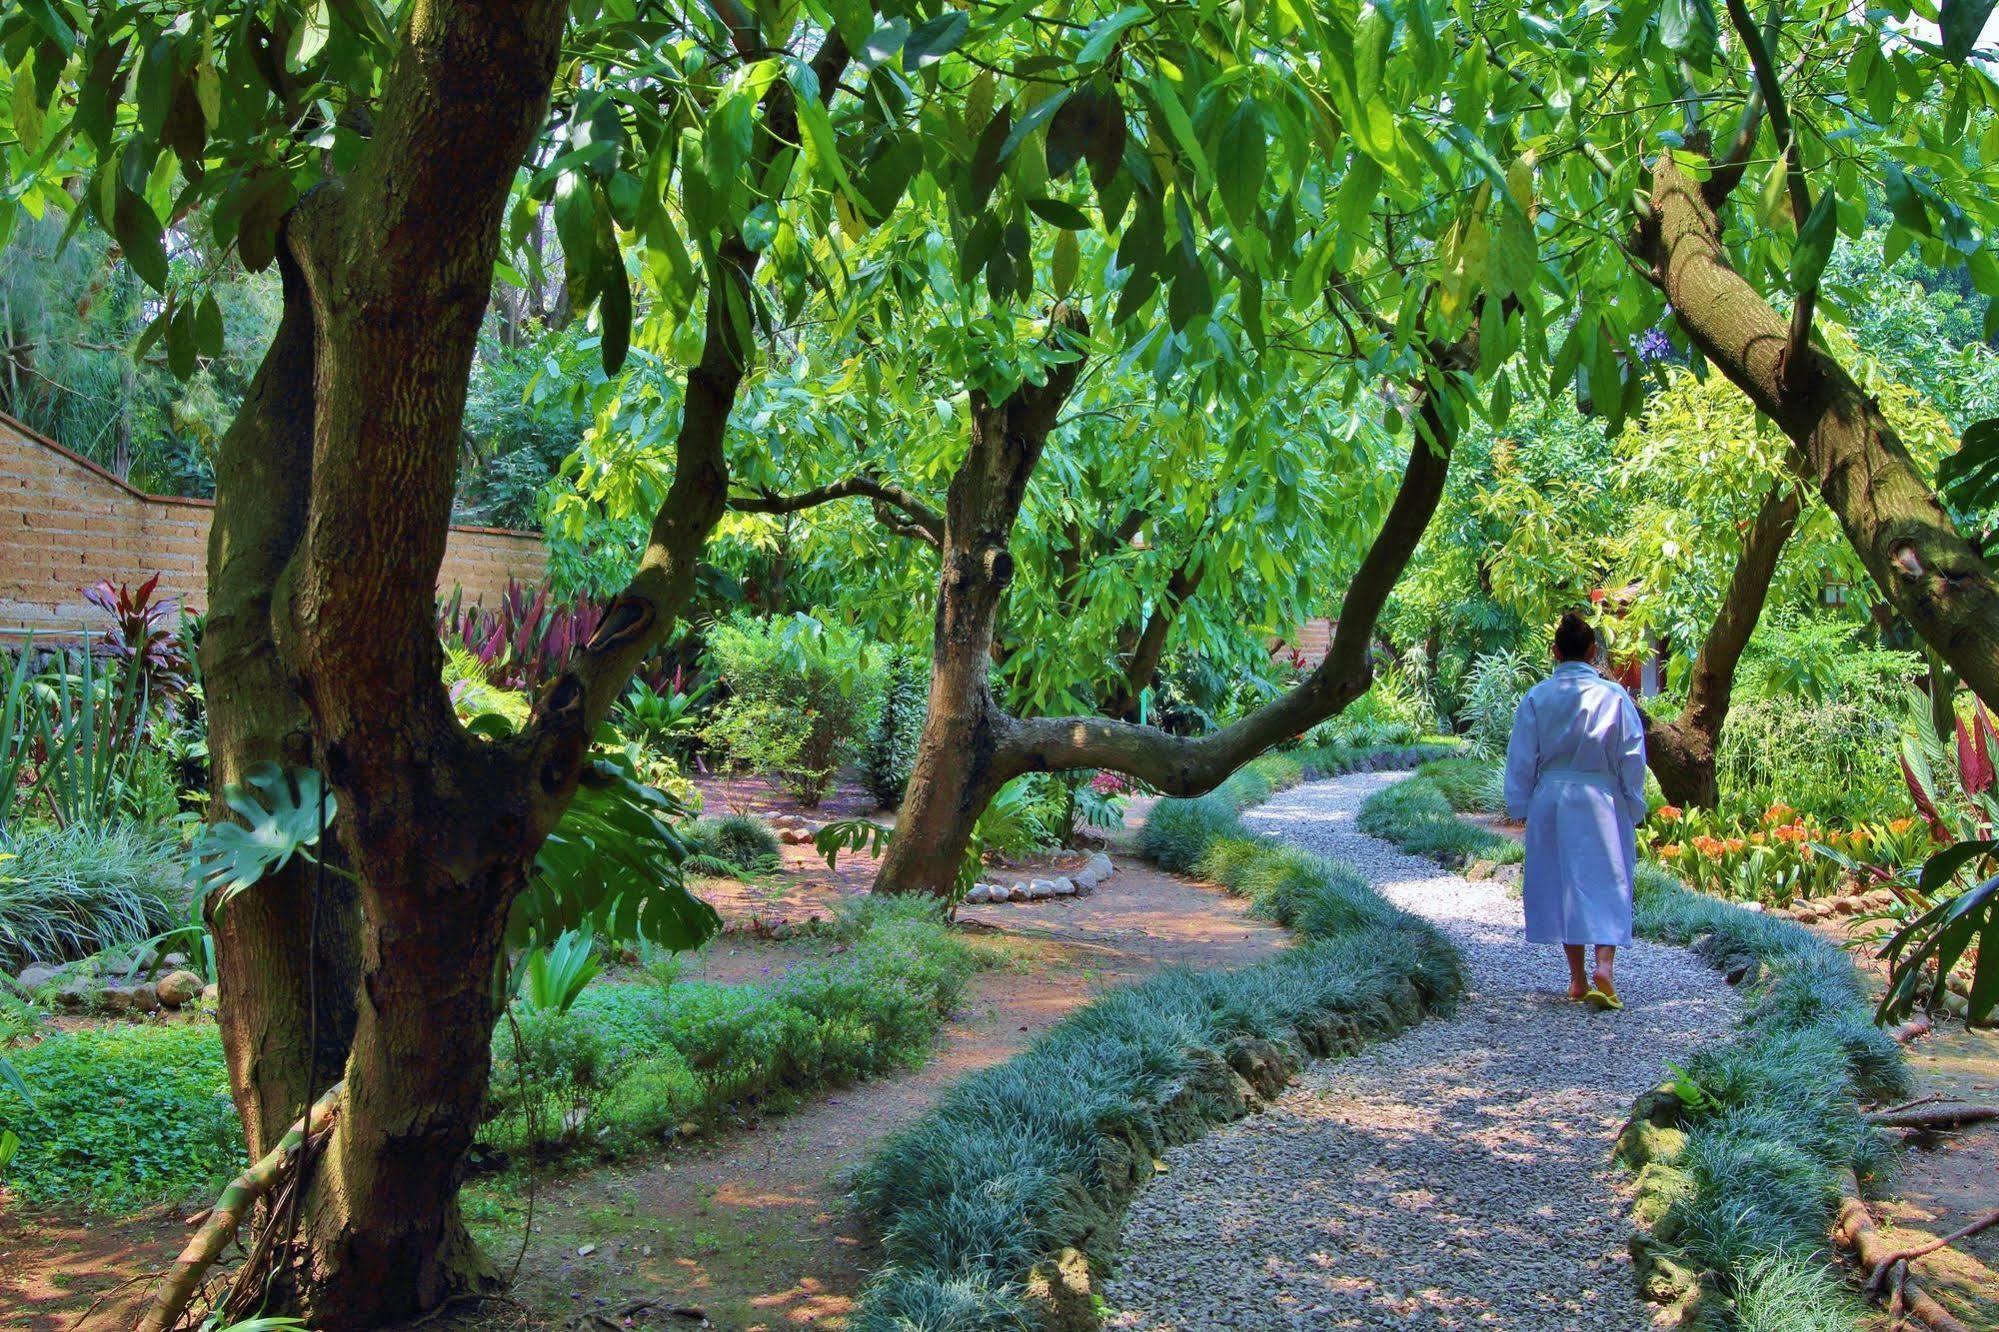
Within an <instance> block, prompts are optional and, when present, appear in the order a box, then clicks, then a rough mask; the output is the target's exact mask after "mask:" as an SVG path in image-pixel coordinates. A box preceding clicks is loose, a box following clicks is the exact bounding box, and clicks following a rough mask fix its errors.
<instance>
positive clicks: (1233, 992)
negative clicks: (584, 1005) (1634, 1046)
mask: <svg viewBox="0 0 1999 1332" xmlns="http://www.w3.org/2000/svg"><path fill="white" fill-rule="evenodd" d="M1253 768H1254V765H1252V768H1251V769H1245V770H1244V771H1243V772H1241V773H1238V774H1237V775H1236V777H1234V778H1231V779H1230V781H1229V782H1228V783H1225V784H1224V786H1223V787H1222V788H1221V789H1220V790H1217V791H1216V792H1214V793H1212V794H1210V795H1207V796H1203V797H1201V798H1200V799H1198V800H1164V801H1161V802H1160V803H1159V805H1158V806H1157V807H1156V808H1155V809H1154V811H1153V813H1152V816H1151V817H1150V818H1149V819H1148V820H1147V824H1146V832H1147V835H1148V837H1149V838H1151V839H1152V844H1153V845H1155V846H1158V847H1162V848H1165V849H1167V850H1169V851H1170V852H1171V854H1173V855H1174V856H1175V857H1177V858H1178V859H1179V860H1180V861H1181V862H1183V863H1184V864H1187V865H1190V866H1191V865H1195V864H1203V865H1207V866H1209V868H1210V869H1211V871H1212V872H1214V873H1215V874H1217V876H1225V879H1226V881H1227V882H1229V883H1230V884H1231V886H1234V887H1236V888H1237V890H1238V891H1242V892H1246V893H1249V894H1251V895H1252V896H1255V897H1256V898H1257V904H1258V907H1259V909H1268V910H1271V911H1272V912H1276V911H1279V910H1281V911H1282V912H1283V914H1285V915H1288V916H1289V917H1290V918H1291V919H1292V920H1293V922H1294V927H1295V928H1296V929H1297V931H1298V933H1299V934H1300V935H1301V936H1302V938H1303V942H1302V943H1300V944H1299V946H1298V947H1296V948H1294V949H1292V950H1290V951H1289V952H1286V953H1284V954H1283V955H1281V956H1279V957H1277V958H1275V959H1273V960H1271V961H1269V962H1265V963H1262V964H1260V965H1258V966H1253V967H1247V968H1244V969H1242V970H1240V971H1235V972H1221V973H1216V972H1194V971H1186V970H1174V971H1169V972H1166V973H1163V974H1161V975H1158V976H1155V977H1153V978H1151V979H1149V980H1146V981H1143V982H1140V983H1139V984H1137V985H1131V986H1125V987H1122V988H1120V989H1116V990H1113V991H1111V992H1109V993H1108V994H1106V995H1104V996H1102V997H1101V998H1099V999H1097V1000H1096V1001H1095V1002H1093V1003H1091V1004H1089V1005H1088V1006H1087V1007H1085V1008H1083V1009H1081V1010H1080V1011H1078V1012H1076V1013H1074V1014H1072V1015H1071V1016H1070V1017H1069V1018H1067V1019H1066V1020H1064V1021H1063V1022H1061V1023H1060V1024H1058V1025H1057V1026H1055V1027H1054V1028H1053V1029H1051V1030H1050V1031H1048V1032H1047V1033H1045V1034H1044V1035H1043V1036H1042V1037H1041V1038H1040V1039H1038V1040H1037V1041H1035V1043H1034V1044H1033V1045H1032V1046H1030V1047H1029V1048H1028V1049H1027V1051H1026V1052H1025V1053H1023V1054H1021V1055H1018V1056H1016V1057H1015V1058H1013V1059H1011V1060H1008V1061H1007V1062H1006V1063H1004V1064H1000V1065H997V1066H995V1067H993V1068H989V1069H986V1070H984V1071H982V1072H980V1073H977V1074H974V1075H973V1076H972V1077H970V1078H967V1079H965V1080H964V1081H962V1082H960V1083H959V1084H958V1085H957V1086H955V1087H954V1088H952V1089H951V1091H950V1092H949V1093H947V1094H946V1095H945V1097H944V1099H943V1100H942V1101H941V1102H940V1103H939V1104H938V1105H937V1106H936V1107H935V1108H934V1109H932V1110H931V1111H930V1112H929V1113H928V1114H926V1115H925V1116H924V1117H923V1118H922V1119H921V1120H919V1121H918V1122H917V1123H916V1124H915V1125H914V1126H913V1127H911V1128H909V1129H906V1130H904V1131H903V1132H902V1133H900V1134H898V1135H897V1136H896V1137H895V1138H893V1139H891V1140H890V1142H889V1143H888V1144H887V1145H886V1146H885V1147H884V1148H883V1149H882V1150H881V1151H880V1152H879V1153H878V1154H877V1155H876V1156H875V1158H874V1160H873V1161H871V1162H870V1163H869V1165H868V1166H867V1167H866V1169H865V1170H864V1171H863V1173H862V1174H861V1176H860V1179H859V1181H858V1187H857V1190H856V1192H857V1194H858V1196H859V1198H860V1201H861V1203H862V1205H863V1206H864V1207H865V1208H866V1209H867V1210H868V1211H869V1212H870V1213H871V1214H872V1215H873V1217H874V1218H875V1220H876V1222H877V1224H878V1225H879V1226H880V1228H881V1231H882V1247H883V1250H884V1255H885V1257H886V1259H887V1262H886V1264H885V1266H884V1267H883V1268H882V1269H880V1270H879V1271H877V1272H876V1274H875V1275H874V1277H873V1278H872V1279H871V1280H870V1281H869V1283H868V1285H867V1287H866V1289H865V1290H864V1291H863V1293H862V1298H861V1303H860V1306H859V1308H858V1309H857V1310H856V1312H855V1315H854V1318H853V1320H852V1322H851V1324H850V1325H851V1326H852V1327H854V1328H856V1329H865V1330H866V1332H889V1330H890V1329H896V1330H903V1329H909V1328H915V1327H924V1328H1021V1327H1027V1326H1033V1325H1034V1322H1033V1320H1032V1318H1031V1317H1030V1316H1029V1312H1030V1311H1029V1310H1027V1309H1026V1308H1025V1307H1024V1298H1023V1295H1024V1292H1023V1281H1024V1278H1025V1276H1026V1274H1027V1272H1028V1270H1029V1269H1030V1268H1031V1267H1032V1266H1033V1265H1034V1264H1035V1263H1036V1262H1038V1261H1039V1260H1040V1259H1042V1258H1043V1257H1045V1256H1047V1255H1049V1254H1052V1253H1054V1252H1055V1251H1057V1250H1059V1249H1061V1248H1063V1247H1066V1246H1071V1245H1073V1246H1075V1247H1077V1248H1079V1249H1081V1250H1082V1252H1083V1253H1084V1254H1085V1255H1086V1256H1087V1257H1088V1258H1089V1260H1090V1261H1091V1263H1092V1264H1093V1265H1094V1266H1096V1267H1097V1268H1098V1269H1099V1270H1101V1269H1102V1268H1103V1267H1104V1266H1105V1265H1106V1264H1107V1263H1108V1261H1109V1259H1110V1257H1111V1254H1112V1252H1113V1251H1114V1249H1115V1247H1116V1242H1117V1233H1118V1218H1119V1216H1120V1214H1121V1213H1122V1211H1123V1208H1124V1207H1125V1205H1126V1204H1127V1203H1128V1202H1129V1201H1130V1199H1131V1197H1132V1195H1133V1194H1134V1193H1135V1192H1136V1191H1137V1190H1138V1188H1139V1187H1140V1185H1141V1184H1142V1183H1143V1182H1144V1181H1145V1180H1146V1179H1148V1178H1150V1177H1151V1175H1152V1174H1153V1171H1154V1161H1155V1160H1156V1158H1157V1157H1158V1156H1159V1155H1160V1154H1161V1153H1162V1152H1163V1151H1164V1150H1165V1149H1166V1148H1167V1147H1169V1146H1172V1145H1174V1144H1176V1143H1182V1142H1187V1141H1190V1140H1192V1139H1193V1138H1196V1137H1198V1136H1200V1135H1201V1134H1202V1133H1204V1132H1205V1131H1207V1129H1208V1128H1210V1127H1211V1126H1213V1125H1215V1124H1218V1123H1221V1122H1225V1121H1227V1120H1230V1119H1234V1118H1237V1117H1239V1116H1241V1115H1243V1114H1245V1113H1247V1112H1248V1110H1249V1109H1250V1108H1251V1107H1252V1105H1253V1104H1254V1102H1255V1099H1256V1097H1257V1096H1258V1095H1271V1094H1274V1093H1275V1091H1276V1090H1277V1088H1278V1086H1280V1085H1281V1083H1282V1081H1283V1080H1284V1079H1285V1078H1287V1077H1288V1076H1289V1074H1290V1073H1291V1072H1293V1071H1295V1070H1296V1068H1297V1067H1298V1065H1299V1064H1300V1063H1301V1062H1302V1061H1303V1060H1304V1059H1305V1058H1306V1057H1307V1056H1308V1055H1311V1056H1324V1055H1328V1054H1332V1053H1336V1052H1344V1051H1350V1050H1352V1049H1355V1048H1357V1047H1358V1046H1359V1045H1360V1044H1361V1043H1362V1042H1363V1041H1365V1040H1366V1039H1368V1038H1371V1037H1374V1036H1380V1035H1387V1034H1389V1033H1392V1032H1394V1031H1396V1030H1398V1029H1400V1028H1401V1027H1402V1026H1404V1025H1406V1024H1407V1023H1409V1022H1411V1021H1414V1020H1416V1019H1417V1018H1418V1017H1420V1016H1421V1015H1422V1013H1423V1012H1424V1011H1426V1010H1428V1009H1433V1008H1439V1007H1444V1006H1447V1005H1448V1004H1450V1003H1451V1002H1452V1000H1453V999H1454V998H1455V996H1456V995H1457V994H1458V993H1459V992H1460V990H1461V989H1462V986H1463V976H1462V973H1461V971H1460V969H1459V965H1458V961H1457V958H1456V955H1455V954H1454V953H1453V952H1452V951H1451V949H1450V947H1449V945H1448V944H1447V943H1446V942H1445V941H1444V939H1443V937H1442V936H1441V935H1439V934H1438V933H1437V932H1436V931H1435V930H1434V929H1432V928H1431V927H1430V926H1428V925H1427V924H1425V923H1424V922H1421V921H1418V920H1416V919H1414V918H1412V917H1409V916H1406V915H1404V914H1403V913H1401V912H1399V911H1397V910H1396V909H1395V908H1394V907H1392V906H1390V905H1389V904H1388V903H1386V902H1384V901H1383V900H1382V899H1381V898H1379V897H1378V896H1376V895H1375V894H1374V893H1373V891H1372V890H1370V889H1369V888H1368V887H1367V886H1366V884H1365V883H1364V882H1363V881H1361V880H1360V878H1359V877H1358V876H1357V875H1354V874H1352V873H1351V872H1350V871H1348V870H1346V869H1344V868H1343V867H1341V866H1338V865H1335V864H1333V863H1332V862H1330V861H1326V860H1324V859H1321V858H1320V857H1317V856H1311V855H1307V854H1305V853H1302V852H1299V851H1298V850H1296V849H1295V848H1292V847H1290V846H1287V845H1285V844H1283V843H1279V842H1276V841H1272V840H1269V839H1263V838H1257V837H1252V836H1250V835H1249V834H1248V832H1247V831H1246V830H1245V829H1244V827H1243V825H1242V823H1241V821H1240V820H1239V819H1238V818H1237V816H1236V808H1237V806H1236V801H1237V800H1239V799H1245V798H1249V797H1253V796H1256V795H1257V794H1258V793H1259V792H1260V793H1261V794H1263V795H1267V794H1268V793H1269V790H1270V782H1269V779H1268V777H1267V776H1265V775H1263V774H1262V773H1259V772H1256V771H1253V770H1252V769H1253ZM1158 829H1165V830H1167V831H1165V832H1160V831H1157V830H1158ZM1280 903H1281V907H1280V905H1279V904H1280ZM1245 1078H1248V1079H1250V1082H1245ZM1252 1084H1253V1086H1254V1090H1253V1091H1252V1090H1250V1087H1251V1085H1252Z"/></svg>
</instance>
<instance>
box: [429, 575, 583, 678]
mask: <svg viewBox="0 0 1999 1332" xmlns="http://www.w3.org/2000/svg"><path fill="white" fill-rule="evenodd" d="M462 599H463V592H462V591H454V592H453V593H452V594H451V600H449V601H448V602H445V603H444V604H443V605H441V606H440V607H439V608H438V616H437V628H438V635H439V636H440V637H441V638H443V639H444V641H445V644H446V645H447V646H450V647H462V648H464V649H465V650H466V651H467V652H470V653H471V654H472V655H473V656H475V657H477V658H478V659H479V662H480V664H481V665H482V666H484V667H485V669H486V674H487V677H488V678H489V679H491V680H492V682H493V683H494V684H496V685H499V686H500V687H501V688H503V689H527V690H533V689H539V688H540V687H541V686H542V685H544V684H546V683H547V682H548V681H550V680H552V679H554V678H555V677H556V676H557V675H558V674H560V673H561V672H562V670H563V668H564V667H565V666H566V665H567V664H568V662H569V658H570V655H571V654H572V653H574V652H575V651H576V649H577V648H578V647H580V646H582V645H583V644H584V643H586V642H588V641H589V638H590V635H591V634H593V633H595V632H596V629H597V624H598V621H600V620H601V619H602V618H603V611H602V609H601V608H599V607H597V606H595V605H593V604H591V603H590V602H587V601H575V602H571V603H568V604H558V603H556V602H555V601H554V599H553V596H552V593H551V591H550V588H549V586H548V585H547V584H545V583H544V584H543V585H542V586H541V587H540V588H538V589H536V588H529V587H527V586H525V585H524V584H522V583H520V582H519V581H518V580H515V579H508V580H507V590H506V591H505V592H504V593H503V594H501V597H500V604H499V607H498V609H496V610H488V609H486V608H485V607H484V606H479V605H472V606H465V605H463V604H462Z"/></svg>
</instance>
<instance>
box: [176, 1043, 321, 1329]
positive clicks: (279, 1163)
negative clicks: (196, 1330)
mask: <svg viewBox="0 0 1999 1332" xmlns="http://www.w3.org/2000/svg"><path fill="white" fill-rule="evenodd" d="M345 1086H346V1084H345V1082H336V1083H334V1084H333V1085H332V1086H331V1087H329V1088H327V1090H326V1095H324V1096H322V1097H320V1098H319V1099H318V1100H317V1101H314V1102H313V1104H312V1109H311V1110H310V1111H308V1112H307V1113H306V1114H305V1115H303V1116H301V1117H300V1118H299V1120H298V1121H297V1122H296V1123H294V1124H293V1125H292V1126H291V1127H290V1128H289V1129H287V1130H286V1131H285V1136H284V1137H282V1138H280V1139H278V1145H277V1146H275V1147H273V1148H272V1149H271V1150H270V1152H269V1154H268V1155H266V1156H265V1157H264V1159H263V1160H261V1161H259V1162H257V1163H256V1164H255V1165H253V1166H251V1167H250V1168H249V1169H248V1170H245V1171H244V1172H243V1173H242V1174H240V1175H238V1176H236V1178H235V1179H233V1180H231V1181H229V1186H228V1187H227V1188H225V1189H223V1190H222V1196H221V1197H220V1198H218V1199H216V1201H215V1206H214V1208H213V1209H211V1211H210V1212H209V1215H208V1219H207V1220H206V1221H205V1222H203V1223H202V1226H201V1229H200V1230H197V1231H196V1232H195V1233H194V1237H193V1238H192V1239H190V1240H188V1242H187V1247H186V1248H184V1249H182V1250H181V1254H180V1257H178V1258H176V1259H175V1260H174V1265H173V1267H171V1268H170V1269H168V1271H167V1274H166V1277H165V1279H164V1280H163V1281H162V1282H161V1283H160V1292H159V1294H158V1295H156V1296H155V1297H154V1298H153V1304H152V1307H151V1308H149V1309H148V1310H146V1316H145V1317H144V1318H141V1319H140V1320H139V1324H138V1328H137V1332H167V1330H168V1329H169V1328H171V1327H173V1326H174V1324H175V1323H177V1322H179V1321H180V1318H181V1315H182V1314H184V1313H186V1312H187V1306H188V1303H189V1301H191V1300H192V1299H193V1298H194V1295H195V1292H196V1291H197V1290H199V1289H200V1287H201V1278H202V1274H203V1273H205V1272H207V1271H208V1269H209V1268H210V1267H212V1266H214V1265H215V1260H216V1259H217V1258H220V1257H221V1256H222V1250H223V1249H225V1248H227V1247H228V1244H229V1241H230V1239H231V1238H233V1237H234V1236H235V1234H236V1231H237V1229H238V1228H239V1227H240V1226H241V1225H242V1224H243V1218H244V1216H245V1215H246V1214H248V1212H249V1210H250V1209H251V1208H252V1207H254V1206H255V1205H256V1204H257V1200H258V1199H260V1198H262V1197H263V1196H264V1195H265V1194H267V1193H269V1192H270V1191H271V1189H272V1188H274V1187H275V1186H276V1185H277V1184H278V1182H279V1181H280V1180H282V1179H284V1178H285V1175H286V1167H287V1166H288V1165H290V1164H291V1162H292V1160H293V1158H294V1156H295V1155H296V1154H297V1152H298V1149H299V1147H300V1146H301V1145H303V1144H304V1142H305V1140H306V1138H307V1136H308V1135H309V1134H317V1133H320V1132H322V1131H323V1130H325V1129H326V1128H327V1127H328V1126H329V1125H331V1123H332V1122H333V1113H334V1109H335V1107H336V1106H337V1105H338V1104H339V1101H340V1093H341V1091H342V1089H343V1088H344V1087H345Z"/></svg>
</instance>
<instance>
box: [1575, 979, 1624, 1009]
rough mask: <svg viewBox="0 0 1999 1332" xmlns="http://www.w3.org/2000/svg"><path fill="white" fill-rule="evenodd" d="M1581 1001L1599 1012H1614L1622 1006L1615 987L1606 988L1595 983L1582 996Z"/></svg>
mask: <svg viewBox="0 0 1999 1332" xmlns="http://www.w3.org/2000/svg"><path fill="white" fill-rule="evenodd" d="M1583 1002H1584V1003H1586V1004H1588V1005H1589V1006H1590V1007H1591V1008H1594V1009H1595V1010H1596V1011H1597V1012H1599V1013H1615V1012H1617V1011H1618V1010H1619V1009H1621V1008H1623V1007H1624V1001H1623V1000H1622V999H1619V998H1618V997H1617V991H1616V990H1615V989H1609V990H1606V989H1603V988H1601V987H1599V986H1595V985H1592V986H1591V987H1590V991H1589V993H1588V994H1586V995H1584V996H1583Z"/></svg>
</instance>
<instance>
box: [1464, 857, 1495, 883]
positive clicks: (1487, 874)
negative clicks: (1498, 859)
mask: <svg viewBox="0 0 1999 1332" xmlns="http://www.w3.org/2000/svg"><path fill="white" fill-rule="evenodd" d="M1498 868H1499V866H1498V865H1497V864H1495V863H1494V862H1493V861H1490V860H1474V861H1473V862H1472V863H1471V865H1470V866H1469V867H1468V868H1467V869H1466V870H1465V877H1466V878H1467V879H1472V880H1474V881H1476V880H1479V879H1490V878H1491V877H1492V872H1493V871H1494V870H1496V869H1498Z"/></svg>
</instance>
